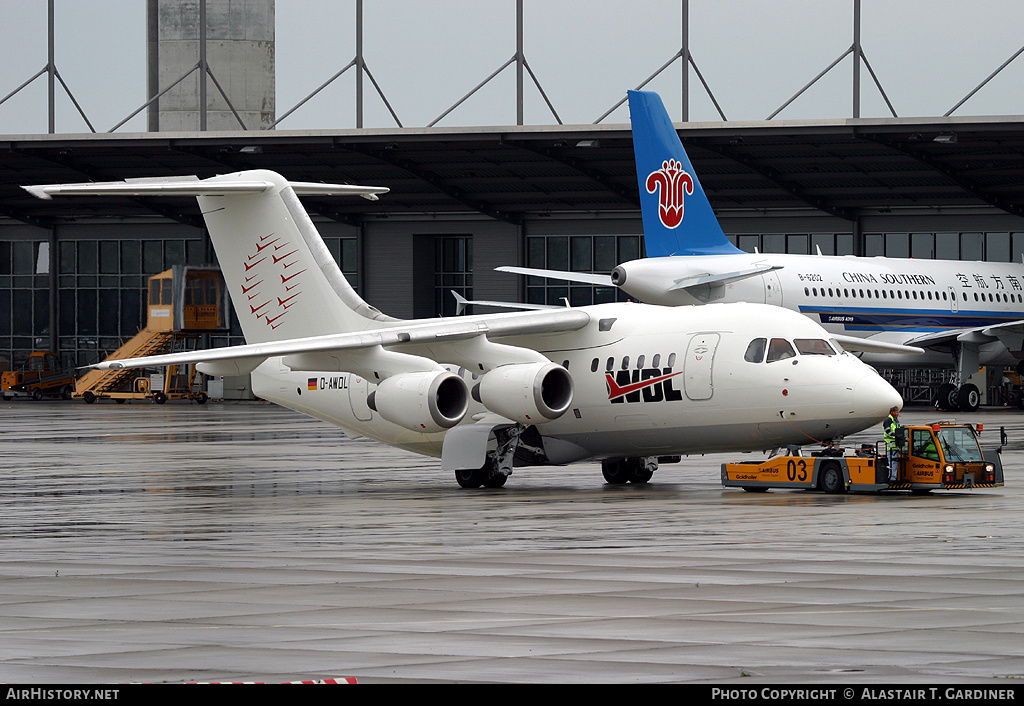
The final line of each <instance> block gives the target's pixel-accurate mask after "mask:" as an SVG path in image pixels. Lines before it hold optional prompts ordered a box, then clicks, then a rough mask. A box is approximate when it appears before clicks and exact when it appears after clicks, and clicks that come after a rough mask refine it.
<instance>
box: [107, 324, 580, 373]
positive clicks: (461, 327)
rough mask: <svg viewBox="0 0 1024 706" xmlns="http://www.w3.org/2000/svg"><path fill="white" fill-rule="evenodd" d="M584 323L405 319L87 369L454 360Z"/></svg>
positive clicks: (249, 366) (119, 362)
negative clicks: (483, 342) (412, 355)
mask: <svg viewBox="0 0 1024 706" xmlns="http://www.w3.org/2000/svg"><path fill="white" fill-rule="evenodd" d="M588 323H590V315H589V314H588V313H586V312H585V311H581V310H579V309H558V310H553V311H531V312H516V313H510V314H490V315H486V316H470V317H465V318H460V319H455V320H452V319H443V320H436V319H435V320H431V321H429V322H427V323H416V322H412V321H411V322H409V324H408V325H406V326H389V327H387V328H377V329H367V330H365V331H357V332H353V333H341V334H330V335H326V336H312V337H309V338H292V339H286V340H283V341H270V342H265V343H255V344H246V345H242V346H231V347H228V348H213V349H209V350H202V351H188V352H183V353H168V354H166V355H154V356H146V357H142V358H125V359H122V360H108V361H104V362H102V363H96V364H95V365H91V366H87V367H91V368H96V369H99V370H110V369H121V368H145V367H151V366H163V365H176V364H189V363H205V364H208V367H214V366H223V365H230V364H232V363H234V364H236V365H237V367H238V368H239V369H243V370H244V369H248V371H251V370H254V369H255V368H256V367H257V366H258V365H259V364H260V363H261V362H263V361H264V360H266V359H267V358H271V357H277V356H291V357H292V358H290V359H289V360H295V361H301V357H298V356H300V355H301V354H311V353H312V354H315V353H330V354H331V356H332V357H333V358H334V359H335V360H336V361H337V363H338V364H339V365H344V363H345V360H346V358H348V357H351V359H352V361H353V365H358V362H357V361H356V358H357V356H358V353H359V351H363V350H366V349H371V348H377V347H381V348H383V347H387V348H388V349H391V350H393V349H396V348H397V349H401V348H403V347H410V348H411V347H416V346H419V347H423V346H429V347H430V348H431V349H432V350H438V351H440V352H441V353H440V354H439V355H438V356H437V357H438V358H441V360H439V361H435V362H457V360H458V358H462V357H465V356H464V355H462V354H461V353H460V352H459V351H458V350H457V348H458V346H459V345H460V342H467V341H471V340H474V339H478V338H479V337H481V336H488V337H503V336H523V335H533V334H544V333H559V332H564V331H576V330H578V329H581V328H583V327H584V326H586V325H587V324H588ZM511 348H512V347H511V346H504V347H503V350H506V351H507V350H509V349H511ZM446 349H447V351H448V352H450V353H451V355H452V356H453V357H452V359H447V358H445V356H444V353H445V352H446ZM524 350H525V349H524ZM472 354H473V353H472V352H471V353H469V355H472ZM534 355H536V354H534ZM509 362H512V361H509ZM289 367H292V369H297V370H302V369H305V368H303V367H301V365H289ZM314 369H318V370H319V369H321V368H314ZM342 369H345V368H342ZM352 372H355V371H354V370H353V371H352Z"/></svg>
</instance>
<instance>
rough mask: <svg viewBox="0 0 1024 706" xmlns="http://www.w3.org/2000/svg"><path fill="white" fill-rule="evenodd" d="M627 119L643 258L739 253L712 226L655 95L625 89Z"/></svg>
mask: <svg viewBox="0 0 1024 706" xmlns="http://www.w3.org/2000/svg"><path fill="white" fill-rule="evenodd" d="M629 118H630V121H631V122H632V124H633V152H634V154H635V156H636V178H637V183H638V184H639V186H640V211H641V213H642V214H643V221H644V244H645V245H646V247H647V257H664V256H666V255H730V254H734V253H741V252H743V251H742V250H740V249H739V248H737V247H736V246H735V245H733V244H732V243H730V242H729V239H728V238H726V237H725V233H724V232H722V227H721V226H720V225H718V219H717V218H716V217H715V212H714V211H712V210H711V203H710V202H709V201H708V197H707V196H706V195H705V194H704V189H703V187H701V185H700V181H699V180H698V179H697V173H696V172H695V171H694V170H693V165H692V164H690V159H689V157H687V156H686V151H685V150H684V149H683V143H682V142H680V141H679V135H678V134H677V133H676V129H675V127H674V126H673V125H672V120H671V119H670V118H669V117H668V112H667V111H666V110H665V105H664V104H663V103H662V102H661V97H660V96H659V95H658V94H657V93H651V92H649V91H629ZM684 207H685V208H684Z"/></svg>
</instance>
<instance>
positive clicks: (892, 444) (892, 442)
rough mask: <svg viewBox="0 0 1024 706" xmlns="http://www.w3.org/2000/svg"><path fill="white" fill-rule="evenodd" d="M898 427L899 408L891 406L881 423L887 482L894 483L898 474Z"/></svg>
mask: <svg viewBox="0 0 1024 706" xmlns="http://www.w3.org/2000/svg"><path fill="white" fill-rule="evenodd" d="M899 428H900V408H899V407H893V408H892V409H890V410H889V416H888V417H886V418H885V422H883V423H882V429H883V430H884V434H883V437H882V438H883V439H885V453H886V457H887V458H888V460H889V482H890V483H894V482H895V481H896V477H897V475H898V474H899V457H900V447H899V445H898V444H897V443H896V430H897V429H899Z"/></svg>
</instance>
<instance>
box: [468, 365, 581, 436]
mask: <svg viewBox="0 0 1024 706" xmlns="http://www.w3.org/2000/svg"><path fill="white" fill-rule="evenodd" d="M572 392H573V387H572V376H571V375H569V371H568V370H566V369H565V368H563V367H562V366H561V365H555V364H554V363H550V362H549V363H522V364H516V365H503V366H501V367H499V368H495V369H494V370H492V371H490V372H489V373H487V374H486V375H484V376H483V378H481V380H480V383H479V384H478V385H477V386H476V387H474V388H473V397H474V398H475V399H476V400H477V401H478V402H481V403H482V404H483V405H484V406H485V407H487V409H489V410H491V411H492V412H495V413H497V414H500V415H501V416H503V417H508V418H509V419H511V420H513V421H517V422H519V423H521V424H543V423H544V422H550V421H551V420H552V419H558V418H559V417H561V416H562V415H563V414H565V411H566V410H567V409H569V405H570V404H572Z"/></svg>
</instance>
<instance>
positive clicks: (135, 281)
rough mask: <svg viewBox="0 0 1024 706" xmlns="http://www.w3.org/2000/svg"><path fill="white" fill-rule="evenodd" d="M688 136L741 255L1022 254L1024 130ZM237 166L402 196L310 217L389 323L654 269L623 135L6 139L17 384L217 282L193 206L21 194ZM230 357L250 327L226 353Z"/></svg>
mask: <svg viewBox="0 0 1024 706" xmlns="http://www.w3.org/2000/svg"><path fill="white" fill-rule="evenodd" d="M210 1H211V2H212V1H213V0H210ZM271 10H272V3H271ZM270 17H271V20H272V18H273V14H272V11H271V14H270ZM175 119H176V120H177V118H175ZM150 120H151V124H152V121H153V117H152V113H151V118H150ZM260 121H261V124H262V122H265V119H264V118H263V117H260ZM175 124H176V125H179V126H180V122H179V123H175ZM676 127H677V129H678V131H679V134H680V136H681V138H682V139H683V142H684V144H685V145H686V147H687V150H688V152H689V154H690V157H691V160H692V161H693V164H694V167H695V169H696V170H697V172H698V174H699V176H700V178H701V181H702V183H703V185H704V187H705V190H706V191H707V193H708V196H709V197H710V199H711V201H712V205H713V206H714V208H715V210H716V211H717V213H718V214H719V217H720V219H721V222H722V225H723V228H724V230H725V231H726V233H727V234H729V236H730V238H732V239H733V240H734V242H735V243H736V244H737V245H738V246H739V247H740V248H742V249H744V250H747V251H753V250H754V249H755V248H757V249H759V250H760V251H762V252H789V253H814V252H816V251H818V250H820V252H822V253H823V254H840V255H841V254H852V255H866V256H872V255H886V256H890V257H914V258H941V259H953V260H956V259H960V260H997V261H1021V258H1022V256H1024V189H1022V188H1021V186H1022V182H1024V116H1011V117H937V118H851V119H842V120H814V121H801V120H786V121H772V120H766V121H756V122H735V121H721V122H714V123H708V122H705V123H693V122H685V123H678V124H677V126H676ZM243 169H270V170H274V171H277V172H280V173H282V174H284V175H285V176H286V177H287V178H289V179H292V180H298V181H325V182H349V183H359V184H371V185H379V186H387V187H389V188H390V189H391V192H390V193H389V194H387V195H386V196H384V197H382V198H381V200H380V201H378V202H369V201H365V200H363V199H342V198H334V199H325V198H308V199H305V204H306V206H307V208H308V209H309V211H310V212H311V214H312V215H313V217H314V220H315V221H316V222H317V225H318V228H319V229H320V231H321V233H322V234H323V236H324V237H325V240H326V242H327V244H328V246H329V248H330V249H331V251H332V252H333V253H334V255H335V257H336V258H337V260H338V262H339V264H340V265H341V268H342V270H343V271H344V273H345V275H346V276H347V277H348V278H349V280H350V281H351V282H352V284H353V285H354V286H355V288H356V290H357V291H358V292H359V293H360V294H361V295H362V296H363V298H364V299H366V300H367V301H368V302H369V303H371V304H372V305H374V306H376V307H377V308H379V309H380V310H382V311H384V312H385V313H387V314H390V315H393V316H398V317H423V316H432V315H437V314H443V315H451V314H454V299H453V298H452V297H451V295H450V293H449V290H455V291H458V292H460V293H462V294H464V295H465V296H467V297H470V298H477V299H486V300H513V301H515V300H519V301H528V302H533V303H556V304H557V303H561V301H562V299H563V298H568V300H569V302H570V303H571V304H572V305H574V306H578V305H583V304H589V303H593V302H601V301H608V300H611V299H614V298H615V296H616V292H615V291H614V290H610V289H602V288H600V287H596V288H595V287H588V286H582V285H580V286H576V285H572V286H568V285H566V284H565V283H562V282H555V281H550V280H543V279H539V278H530V279H529V280H524V279H523V278H520V277H518V276H515V275H510V274H504V273H498V272H494V268H495V267H498V266H500V265H509V264H519V265H525V266H529V267H544V268H550V269H572V270H578V271H586V272H609V271H610V270H611V269H612V268H613V267H614V266H615V265H616V264H617V263H619V262H621V261H625V260H629V259H634V258H636V257H639V256H642V255H643V246H642V238H641V235H642V228H641V222H640V217H639V197H638V191H637V182H636V175H635V168H634V164H633V152H632V141H631V136H630V131H629V126H628V125H623V124H608V125H553V126H525V125H515V126H505V127H472V128H464V127H463V128H449V127H414V128H362V129H345V130H320V131H311V130H303V131H295V130H287V129H281V128H276V129H273V130H240V129H207V130H200V129H195V130H190V131H189V130H186V131H178V132H173V133H171V132H153V133H143V134H139V133H135V134H118V133H105V134H45V135H26V136H0V357H7V358H8V359H10V360H11V361H12V363H13V364H14V365H18V364H20V363H22V362H23V361H24V360H25V359H26V357H27V356H28V354H29V352H31V351H32V350H38V349H55V350H58V351H60V352H61V354H62V355H63V356H65V357H66V358H67V359H69V360H70V362H72V363H74V364H76V365H84V364H88V363H91V362H94V361H96V360H100V359H102V358H103V357H104V354H105V352H106V351H110V350H113V349H115V348H116V347H117V345H118V343H119V341H121V340H122V339H125V338H127V337H130V336H131V335H133V334H134V333H135V331H136V330H137V329H138V327H139V325H140V323H141V322H142V318H143V312H144V311H145V302H144V297H145V291H144V284H145V278H146V277H147V276H149V275H151V274H156V273H158V272H160V271H162V270H165V269H167V268H169V267H171V266H172V265H207V264H216V261H215V257H214V254H213V252H212V249H211V247H210V244H209V241H208V238H207V236H206V234H205V231H204V228H203V225H202V220H201V217H200V215H199V213H198V209H197V207H196V204H195V201H194V199H160V200H154V199H127V198H97V197H90V198H65V199H61V200H54V201H50V202H44V201H39V200H36V199H34V198H32V197H31V196H29V195H28V194H27V193H25V192H24V191H22V190H21V189H20V188H19V185H22V184H44V183H59V182H77V181H90V180H92V181H113V180H122V179H126V178H132V177H143V176H164V175H191V174H194V175H198V176H200V177H208V176H212V175H214V174H217V173H224V172H232V171H238V170H243ZM236 342H241V338H240V330H239V329H238V326H237V323H234V324H233V327H232V331H231V333H230V334H225V335H223V336H214V337H213V340H212V341H211V342H210V343H211V344H212V345H227V344H229V343H236Z"/></svg>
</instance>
